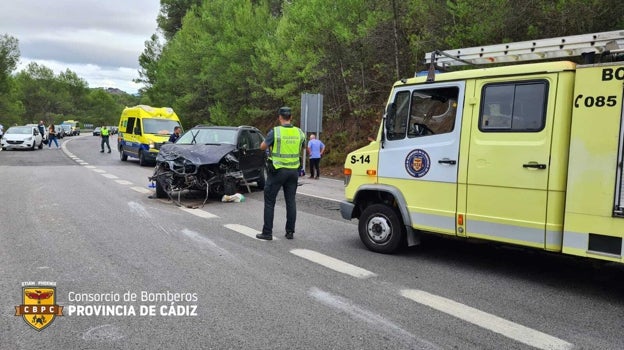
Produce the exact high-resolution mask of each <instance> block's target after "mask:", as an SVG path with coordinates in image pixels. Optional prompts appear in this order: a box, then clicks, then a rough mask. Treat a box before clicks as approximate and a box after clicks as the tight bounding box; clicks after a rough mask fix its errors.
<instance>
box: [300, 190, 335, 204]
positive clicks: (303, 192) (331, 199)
mask: <svg viewBox="0 0 624 350" xmlns="http://www.w3.org/2000/svg"><path fill="white" fill-rule="evenodd" d="M297 193H298V194H302V195H304V196H308V197H314V198H319V199H324V200H326V201H332V202H341V201H339V200H337V199H333V198H328V197H323V196H317V195H314V194H309V193H306V192H305V191H301V190H297Z"/></svg>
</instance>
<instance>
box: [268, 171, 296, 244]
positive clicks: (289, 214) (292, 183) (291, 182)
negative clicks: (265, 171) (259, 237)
mask: <svg viewBox="0 0 624 350" xmlns="http://www.w3.org/2000/svg"><path fill="white" fill-rule="evenodd" d="M298 182H299V171H298V170H297V169H284V168H281V169H278V170H277V172H276V173H271V172H269V176H268V177H267V181H266V184H265V185H264V226H262V233H263V234H265V235H271V234H273V216H274V211H275V200H276V198H277V194H278V193H279V190H280V188H281V189H283V190H284V201H285V202H286V232H295V221H296V220H297V203H296V201H295V195H296V194H297V183H298Z"/></svg>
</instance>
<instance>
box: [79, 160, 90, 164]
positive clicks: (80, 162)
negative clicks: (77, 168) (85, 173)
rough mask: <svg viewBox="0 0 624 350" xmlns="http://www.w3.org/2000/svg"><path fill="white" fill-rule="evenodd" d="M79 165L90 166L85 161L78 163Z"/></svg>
mask: <svg viewBox="0 0 624 350" xmlns="http://www.w3.org/2000/svg"><path fill="white" fill-rule="evenodd" d="M78 164H80V165H89V163H87V162H83V161H78Z"/></svg>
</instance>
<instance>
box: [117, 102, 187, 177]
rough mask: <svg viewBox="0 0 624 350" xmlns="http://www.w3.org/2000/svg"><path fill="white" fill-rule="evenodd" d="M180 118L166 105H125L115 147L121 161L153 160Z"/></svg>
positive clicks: (153, 162) (151, 161)
mask: <svg viewBox="0 0 624 350" xmlns="http://www.w3.org/2000/svg"><path fill="white" fill-rule="evenodd" d="M176 126H181V125H180V119H179V118H178V116H177V115H176V114H175V112H174V111H173V109H171V108H169V107H150V106H146V105H138V106H134V107H126V108H125V109H124V110H123V112H121V118H120V119H119V130H118V132H119V134H118V136H117V149H118V150H119V157H120V159H121V160H122V161H126V160H128V157H134V158H138V159H139V164H140V165H142V166H143V165H148V164H155V162H156V155H157V154H158V150H159V149H160V146H161V145H162V144H163V143H165V142H167V141H168V140H169V136H170V135H171V134H172V133H173V128H175V127H176Z"/></svg>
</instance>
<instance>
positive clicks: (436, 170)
mask: <svg viewBox="0 0 624 350" xmlns="http://www.w3.org/2000/svg"><path fill="white" fill-rule="evenodd" d="M623 49H624V30H622V31H613V32H603V33H595V34H587V35H577V36H568V37H562V38H552V39H541V40H535V41H529V42H518V43H509V44H504V45H492V46H485V47H473V48H467V49H458V50H450V51H447V52H438V51H436V52H432V53H429V54H427V57H426V62H427V63H429V64H430V67H431V68H430V69H429V71H428V72H427V74H424V75H422V76H420V75H418V74H417V76H415V77H413V78H410V79H404V80H401V81H398V82H396V83H395V84H394V86H393V88H392V91H391V93H390V97H389V100H388V103H387V106H386V111H385V114H384V117H383V119H382V122H381V126H380V129H379V132H378V135H377V138H376V140H375V141H373V142H371V143H370V144H369V145H367V146H365V147H362V148H360V149H358V150H356V151H354V152H351V153H350V154H349V155H348V156H347V158H346V160H345V165H344V168H345V169H344V172H345V197H346V199H345V200H344V201H343V202H342V203H341V208H340V209H341V214H342V216H343V218H345V219H347V220H351V219H354V218H356V219H358V220H359V222H358V231H359V235H360V238H361V240H362V241H363V243H364V244H365V245H366V246H367V247H368V248H369V249H371V250H373V251H376V252H381V253H390V252H393V251H396V250H397V249H398V248H399V247H400V246H402V245H404V243H407V245H416V244H418V243H419V237H420V235H421V234H422V233H436V234H441V235H448V236H453V237H461V238H466V239H481V240H489V241H497V242H503V243H506V244H514V245H521V246H526V247H532V248H537V249H543V250H547V251H552V252H561V253H565V254H572V255H577V256H582V257H588V258H595V259H602V260H608V261H615V262H623V261H624V260H623V258H622V256H623V253H624V252H623V245H622V239H623V237H624V193H623V192H624V181H623V179H622V177H623V173H622V166H623V164H624V124H623V123H622V120H623V108H622V102H623V101H622V99H623V90H624V89H623V83H624V50H623ZM577 56H579V57H582V59H583V62H584V63H583V64H577V63H573V62H571V61H566V60H560V59H565V57H577ZM536 59H538V60H543V59H552V60H550V61H549V62H540V63H526V61H529V60H536ZM598 59H600V62H599V60H598ZM488 63H508V64H503V65H501V64H499V65H497V66H496V67H487V68H481V67H477V68H474V69H468V70H460V71H457V70H456V71H451V72H446V73H440V72H438V71H437V70H436V67H438V68H439V67H442V68H444V69H446V70H448V68H452V67H453V66H457V65H466V64H471V65H475V64H488Z"/></svg>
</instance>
